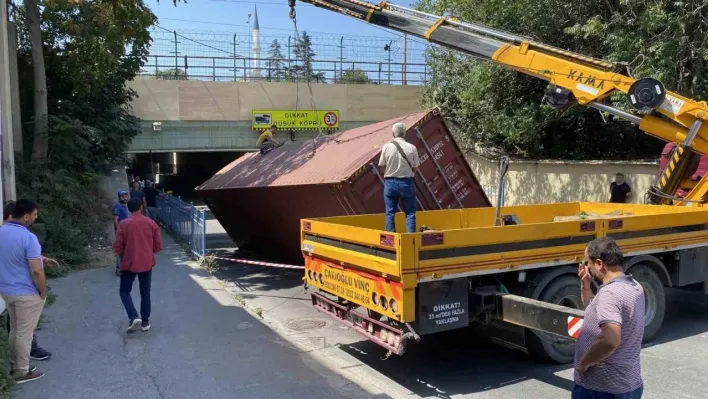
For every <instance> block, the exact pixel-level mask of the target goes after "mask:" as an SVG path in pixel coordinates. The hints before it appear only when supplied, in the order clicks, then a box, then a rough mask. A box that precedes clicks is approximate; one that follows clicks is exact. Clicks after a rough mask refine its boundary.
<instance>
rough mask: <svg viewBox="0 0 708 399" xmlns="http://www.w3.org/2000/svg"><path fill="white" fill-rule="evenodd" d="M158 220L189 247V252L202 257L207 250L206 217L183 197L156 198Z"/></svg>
mask: <svg viewBox="0 0 708 399" xmlns="http://www.w3.org/2000/svg"><path fill="white" fill-rule="evenodd" d="M156 201H157V209H158V213H157V220H158V221H159V222H161V223H162V225H164V226H165V227H167V228H168V229H170V231H172V232H173V233H174V234H175V235H177V237H179V238H180V239H181V240H182V241H184V242H185V243H186V244H187V245H189V250H190V251H191V252H192V253H193V254H194V255H196V256H199V257H202V256H204V254H205V248H206V215H205V212H204V209H198V208H196V207H195V206H194V205H193V204H192V203H191V202H184V201H182V198H181V197H174V196H172V195H163V196H159V197H157V198H156Z"/></svg>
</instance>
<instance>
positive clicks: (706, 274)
mask: <svg viewBox="0 0 708 399" xmlns="http://www.w3.org/2000/svg"><path fill="white" fill-rule="evenodd" d="M501 216H502V219H503V220H504V221H505V225H503V226H495V209H494V208H475V209H456V210H441V211H426V212H418V213H417V216H416V218H417V220H416V221H417V229H418V230H420V229H421V227H423V226H428V227H429V228H431V229H432V230H428V231H425V232H420V233H415V234H407V233H399V232H397V233H388V232H385V231H383V230H382V228H383V226H384V215H362V216H343V217H331V218H322V219H303V220H302V222H301V223H302V225H301V227H302V250H303V254H304V256H305V266H306V270H305V274H306V276H305V281H306V282H307V284H308V285H309V286H314V287H316V288H319V289H320V290H321V292H322V293H321V294H317V293H313V304H315V305H316V306H318V307H319V308H321V309H320V310H323V309H324V310H329V311H333V312H334V315H335V316H336V315H339V316H338V317H340V319H344V318H345V317H344V315H345V314H346V315H349V313H350V312H353V311H354V310H355V308H356V307H363V308H365V309H367V315H366V316H363V319H362V320H359V321H363V322H364V323H363V324H361V323H359V324H357V321H356V320H355V321H354V322H352V320H350V319H351V318H349V320H348V323H350V324H352V323H353V324H354V325H356V327H357V328H358V329H359V330H362V329H363V330H364V332H366V331H368V332H369V334H371V335H372V336H375V337H376V338H377V339H374V341H377V343H379V344H381V342H378V341H381V339H380V338H381V337H380V336H377V335H376V331H377V329H378V328H379V327H381V326H382V325H385V326H389V327H390V330H389V331H387V332H384V333H383V334H384V339H383V342H384V343H388V344H389V345H382V346H384V347H386V348H388V349H389V350H390V349H391V348H392V347H393V348H394V349H397V350H393V351H392V352H394V353H401V352H402V348H400V347H399V345H396V344H397V343H398V342H399V341H401V338H400V335H401V334H404V335H405V334H410V335H411V336H414V337H416V338H419V337H420V336H424V335H426V334H431V333H435V332H439V331H445V330H449V329H453V328H460V327H463V326H466V325H468V324H470V323H473V322H482V323H485V322H488V321H489V320H490V319H498V320H501V321H509V320H510V319H509V317H500V316H499V312H500V311H501V307H502V306H501V301H499V295H498V294H499V293H500V292H501V293H509V294H514V295H516V296H518V297H524V298H529V299H531V300H538V301H542V302H546V303H552V304H556V305H561V306H564V307H566V308H574V309H581V308H582V303H581V301H580V293H579V283H578V281H577V264H578V262H580V261H581V259H582V257H583V251H584V249H585V245H586V244H587V243H588V242H590V241H592V240H593V239H595V238H597V237H602V236H609V237H612V238H614V239H615V240H617V242H618V244H619V245H620V247H621V248H622V250H623V252H624V254H625V267H626V269H627V271H628V273H630V274H632V275H633V276H634V277H635V279H637V280H638V281H639V282H640V283H641V284H642V286H643V287H644V289H645V293H646V297H647V314H646V317H647V328H646V330H645V337H646V338H651V337H652V336H653V335H654V334H656V332H657V331H658V329H659V327H660V326H661V323H662V322H663V318H664V313H665V301H664V292H663V287H665V286H668V287H671V286H674V287H697V288H702V289H704V290H705V289H706V281H708V209H705V208H691V207H671V206H656V205H633V204H605V203H563V204H549V205H529V206H514V207H503V208H501ZM396 218H397V219H396V225H397V226H399V228H400V227H403V226H404V220H403V215H402V214H397V215H396ZM322 294H325V295H322ZM495 295H496V296H495ZM495 298H496V299H495ZM510 298H511V297H510ZM333 304H335V305H337V306H332V305H333ZM522 305H523V303H522ZM556 310H557V309H556ZM532 312H533V310H532ZM570 313H572V312H570ZM570 313H569V314H570ZM357 317H358V316H355V317H354V318H355V319H356V318H357ZM367 320H368V321H367ZM557 321H558V320H555V322H557ZM512 322H513V323H515V324H520V325H523V326H525V327H530V328H536V329H538V326H534V325H529V324H524V323H520V322H517V321H512ZM568 327H569V328H568V329H569V330H570V321H569V326H568ZM381 328H384V327H381ZM575 330H577V328H576V329H574V331H573V332H576V331H575ZM568 334H569V335H570V337H571V338H572V337H573V335H572V334H570V331H569V332H568ZM390 336H393V338H390ZM397 337H398V338H397ZM523 337H524V339H523V341H525V342H523V343H521V344H519V343H518V342H514V343H513V345H515V346H516V347H523V348H525V349H527V350H528V351H529V352H532V353H534V354H537V355H540V356H541V357H545V358H548V359H551V360H555V361H559V362H567V361H569V360H570V359H572V357H569V355H568V353H569V352H568V350H567V349H568V345H569V343H568V342H558V339H556V340H553V339H549V338H548V336H546V335H544V333H534V334H528V333H524V334H523ZM389 341H390V342H389ZM561 341H562V340H561ZM508 343H511V342H508Z"/></svg>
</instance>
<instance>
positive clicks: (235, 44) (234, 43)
mask: <svg viewBox="0 0 708 399" xmlns="http://www.w3.org/2000/svg"><path fill="white" fill-rule="evenodd" d="M232 44H233V45H234V82H235V81H236V71H237V68H236V46H238V44H237V43H236V34H235V33H234V42H233V43H232Z"/></svg>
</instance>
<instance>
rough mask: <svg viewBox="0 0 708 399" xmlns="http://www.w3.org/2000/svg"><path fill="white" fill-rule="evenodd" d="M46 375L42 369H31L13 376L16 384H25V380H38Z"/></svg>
mask: <svg viewBox="0 0 708 399" xmlns="http://www.w3.org/2000/svg"><path fill="white" fill-rule="evenodd" d="M42 377H44V372H42V371H37V370H34V371H30V372H29V373H27V374H25V375H14V376H12V378H14V379H15V384H24V383H25V382H30V381H34V380H38V379H40V378H42Z"/></svg>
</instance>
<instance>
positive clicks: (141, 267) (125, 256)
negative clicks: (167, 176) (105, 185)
mask: <svg viewBox="0 0 708 399" xmlns="http://www.w3.org/2000/svg"><path fill="white" fill-rule="evenodd" d="M128 211H130V213H131V216H130V217H129V218H128V219H125V220H123V221H121V222H120V223H119V224H118V232H117V233H116V241H115V243H114V244H113V249H114V250H115V251H116V254H118V255H119V256H120V259H121V262H120V271H121V273H120V299H121V301H123V306H125V311H126V312H127V313H128V320H129V321H128V329H127V331H126V332H127V333H132V332H134V331H136V330H137V329H138V326H140V329H141V330H142V331H148V330H149V329H150V281H151V279H152V268H153V267H155V254H156V253H157V252H160V250H162V239H161V238H160V228H159V227H157V224H155V222H154V221H152V220H151V219H149V218H147V217H145V216H143V201H142V199H140V198H132V199H130V201H128ZM135 276H137V277H138V281H139V283H140V317H138V312H137V311H136V310H135V306H134V305H133V298H131V296H130V291H131V290H132V289H133V282H134V281H135Z"/></svg>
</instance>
